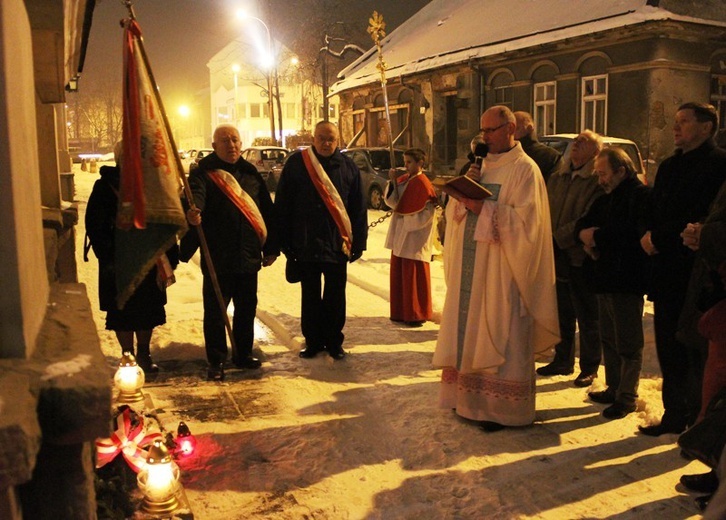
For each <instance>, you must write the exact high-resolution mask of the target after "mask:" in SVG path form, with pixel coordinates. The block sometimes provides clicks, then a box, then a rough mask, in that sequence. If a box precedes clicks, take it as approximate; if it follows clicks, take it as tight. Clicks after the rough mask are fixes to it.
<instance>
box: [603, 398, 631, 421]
mask: <svg viewBox="0 0 726 520" xmlns="http://www.w3.org/2000/svg"><path fill="white" fill-rule="evenodd" d="M637 409H638V407H637V406H635V403H633V404H625V403H621V402H619V401H615V402H614V403H613V404H611V405H610V406H608V407H607V408H605V409H604V410H603V411H602V416H603V417H605V418H606V419H622V418H623V417H625V416H626V415H628V414H629V413H632V412H634V411H635V410H637Z"/></svg>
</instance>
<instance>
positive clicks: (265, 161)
mask: <svg viewBox="0 0 726 520" xmlns="http://www.w3.org/2000/svg"><path fill="white" fill-rule="evenodd" d="M289 154H290V150H288V149H287V148H282V147H280V146H250V147H249V148H247V149H245V150H243V151H242V158H243V159H245V160H247V161H248V162H251V163H252V164H254V165H255V168H257V171H258V172H260V175H262V178H263V179H264V180H265V182H266V183H267V189H268V190H270V191H275V189H276V188H277V181H278V179H279V178H280V177H279V175H278V176H277V178H275V177H274V176H273V175H270V172H271V170H272V168H273V167H274V166H277V165H282V162H283V161H284V160H285V158H286V157H287V156H288V155H289Z"/></svg>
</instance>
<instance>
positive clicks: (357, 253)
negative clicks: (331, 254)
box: [348, 251, 363, 264]
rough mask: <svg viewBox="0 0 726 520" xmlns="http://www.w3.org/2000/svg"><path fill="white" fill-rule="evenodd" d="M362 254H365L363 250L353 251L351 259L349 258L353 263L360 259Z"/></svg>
mask: <svg viewBox="0 0 726 520" xmlns="http://www.w3.org/2000/svg"><path fill="white" fill-rule="evenodd" d="M361 256H363V251H353V252H352V253H351V254H350V259H349V260H348V261H349V262H350V263H351V264H352V263H353V262H355V261H356V260H358V259H359V258H360V257H361Z"/></svg>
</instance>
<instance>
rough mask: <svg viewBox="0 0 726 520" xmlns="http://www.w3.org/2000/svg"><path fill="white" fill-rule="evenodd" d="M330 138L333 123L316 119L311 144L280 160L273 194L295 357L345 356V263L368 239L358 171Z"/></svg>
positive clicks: (360, 251)
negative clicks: (294, 303) (296, 328)
mask: <svg viewBox="0 0 726 520" xmlns="http://www.w3.org/2000/svg"><path fill="white" fill-rule="evenodd" d="M338 139H339V134H338V129H337V127H336V126H335V125H334V124H332V123H330V122H327V121H321V122H320V123H318V124H317V125H316V126H315V132H314V134H313V146H311V147H310V148H306V149H304V150H302V151H300V152H295V153H293V154H292V155H291V156H290V157H289V158H288V159H287V161H286V162H285V167H284V168H283V170H282V174H281V175H280V183H279V184H278V186H277V191H276V193H275V209H276V213H277V216H278V227H279V229H280V246H281V249H282V252H283V253H285V255H286V256H287V259H288V262H292V261H294V262H296V263H297V266H298V271H299V275H300V284H301V289H302V305H301V313H300V325H301V328H302V334H303V336H304V337H305V345H306V347H305V348H304V349H303V350H301V351H300V357H302V358H313V357H315V356H316V355H317V354H318V353H320V352H321V351H324V350H325V351H327V353H328V354H329V355H330V357H332V358H333V359H336V360H340V359H343V358H344V357H345V351H344V350H343V339H344V338H345V335H344V334H343V327H344V325H345V317H346V316H345V287H346V283H347V277H348V267H347V265H348V262H355V261H356V260H357V259H358V258H360V257H361V255H362V254H363V251H364V250H365V248H366V240H367V238H368V222H367V215H368V213H367V210H366V203H365V197H364V193H363V186H362V180H361V175H360V171H359V170H358V167H357V166H356V165H355V163H353V160H352V159H350V158H349V157H346V156H345V155H343V154H342V153H340V150H339V149H338Z"/></svg>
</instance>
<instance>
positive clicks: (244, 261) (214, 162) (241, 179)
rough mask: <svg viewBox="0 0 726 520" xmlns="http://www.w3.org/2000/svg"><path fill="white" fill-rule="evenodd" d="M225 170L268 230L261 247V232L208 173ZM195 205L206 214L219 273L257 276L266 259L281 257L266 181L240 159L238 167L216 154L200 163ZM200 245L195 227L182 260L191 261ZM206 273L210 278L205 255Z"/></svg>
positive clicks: (193, 183)
mask: <svg viewBox="0 0 726 520" xmlns="http://www.w3.org/2000/svg"><path fill="white" fill-rule="evenodd" d="M210 170H225V171H227V172H229V173H231V174H232V175H233V176H234V178H235V179H237V182H238V183H239V185H240V186H241V187H242V189H243V190H244V191H245V192H246V193H247V194H248V195H249V196H250V197H252V199H253V200H254V201H255V203H256V204H257V207H258V208H259V210H260V213H261V214H262V218H263V220H264V221H265V226H266V227H267V241H266V242H265V245H264V246H261V245H260V240H259V238H258V237H257V233H256V232H255V230H254V228H253V227H252V225H251V224H250V222H249V221H248V220H247V218H246V217H245V216H244V215H243V214H242V213H241V212H240V210H239V209H237V207H236V206H235V205H234V203H232V201H230V200H229V198H228V197H227V196H226V195H225V194H224V193H223V192H222V191H221V190H220V189H219V188H218V187H217V185H216V184H214V181H212V180H211V179H210V178H209V176H208V175H207V171H210ZM189 186H190V188H191V191H192V195H193V197H194V204H196V206H197V208H199V209H200V210H201V211H202V230H203V231H204V235H205V238H206V240H207V245H208V246H209V253H210V255H211V257H212V263H213V264H214V269H215V271H216V272H217V273H219V274H239V273H256V272H257V271H259V270H260V269H261V268H262V257H263V255H264V256H276V255H279V254H280V248H279V241H278V233H277V229H276V227H275V223H276V221H275V218H274V213H275V208H274V206H273V204H272V198H271V197H270V192H269V191H267V186H266V184H265V181H263V180H262V176H261V175H260V174H259V173H258V172H257V169H256V168H255V167H254V166H253V165H252V164H250V163H249V162H247V161H245V160H244V159H242V158H241V157H240V159H239V160H238V161H237V162H236V163H235V164H230V163H227V162H225V161H223V160H221V159H220V158H219V157H218V156H217V154H216V153H212V154H209V155H208V156H207V157H205V158H204V159H202V160H201V161H199V167H198V168H196V169H195V170H194V171H192V173H191V175H190V176H189ZM198 245H199V236H198V233H197V231H196V229H194V228H193V227H192V228H191V229H190V230H189V231H188V232H187V234H186V235H184V238H183V239H182V243H181V259H182V260H183V261H186V260H188V259H189V258H191V256H192V255H193V254H194V251H196V249H197V247H198ZM202 272H203V273H204V274H205V275H207V274H209V271H208V270H207V264H206V261H205V259H204V257H203V256H202Z"/></svg>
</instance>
